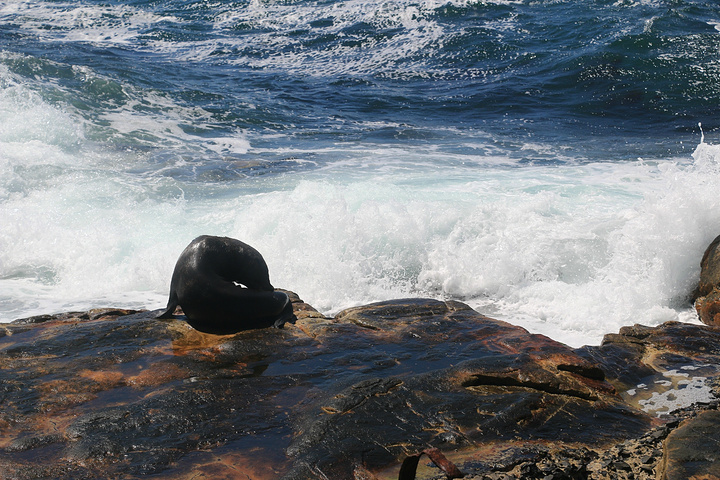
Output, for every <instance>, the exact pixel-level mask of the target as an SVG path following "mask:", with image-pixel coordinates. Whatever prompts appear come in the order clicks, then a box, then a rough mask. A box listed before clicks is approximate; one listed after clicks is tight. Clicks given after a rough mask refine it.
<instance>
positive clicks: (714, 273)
mask: <svg viewBox="0 0 720 480" xmlns="http://www.w3.org/2000/svg"><path fill="white" fill-rule="evenodd" d="M718 247H720V235H718V236H717V237H715V239H714V240H713V241H712V242H711V243H710V245H708V247H707V249H705V253H704V254H703V257H702V260H701V261H700V281H699V282H698V287H697V290H696V292H695V294H694V296H695V298H697V297H702V296H705V295H707V294H709V293H710V292H711V291H712V290H713V289H714V288H717V287H720V248H718Z"/></svg>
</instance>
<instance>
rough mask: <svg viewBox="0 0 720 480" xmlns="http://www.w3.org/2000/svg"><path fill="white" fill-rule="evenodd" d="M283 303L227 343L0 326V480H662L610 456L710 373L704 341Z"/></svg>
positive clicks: (428, 312) (132, 332)
mask: <svg viewBox="0 0 720 480" xmlns="http://www.w3.org/2000/svg"><path fill="white" fill-rule="evenodd" d="M291 296H292V298H293V306H294V310H295V314H296V316H297V318H298V320H297V323H296V324H295V325H286V326H285V328H284V329H281V330H279V329H261V330H252V331H246V332H241V333H238V334H235V335H226V336H218V335H208V334H203V333H200V332H198V331H196V330H194V329H192V328H191V327H190V326H189V325H188V324H187V323H185V322H184V321H182V319H172V320H158V319H156V318H155V315H156V314H157V312H130V311H123V310H94V311H92V312H85V313H71V314H62V315H55V316H42V317H34V318H32V319H26V320H21V321H17V322H14V323H12V324H4V325H0V395H1V397H0V398H2V405H3V408H2V411H0V476H1V477H2V478H17V479H31V478H32V479H37V478H53V479H71V478H72V479H76V478H87V479H92V478H110V477H113V478H118V477H123V478H138V477H144V476H147V475H152V478H157V479H189V478H253V479H266V478H267V479H270V478H272V479H277V478H284V479H311V478H333V479H353V478H354V479H361V478H362V479H368V480H370V479H372V478H379V479H385V478H393V479H396V478H398V475H399V472H400V468H401V464H402V463H403V461H406V460H407V459H408V458H409V457H411V460H410V461H406V465H408V464H411V465H412V467H413V468H414V467H418V468H420V469H423V468H424V469H427V468H430V467H427V466H426V465H424V464H423V462H422V461H419V463H418V460H417V459H419V458H420V455H421V454H422V453H424V452H437V455H435V453H433V455H435V456H434V457H433V458H435V459H436V461H440V460H437V459H438V458H444V459H446V461H447V462H448V463H447V464H446V465H445V466H446V467H447V469H446V470H444V471H441V470H435V473H434V474H432V475H435V476H436V477H437V478H446V475H448V474H447V472H449V471H453V470H452V469H451V468H450V465H454V466H456V468H457V469H459V471H460V472H462V473H463V474H464V475H465V478H590V477H588V476H587V475H590V474H592V475H601V474H602V472H606V471H611V470H612V471H613V472H616V473H617V472H621V471H627V472H634V471H635V470H638V471H640V470H643V469H644V470H643V471H650V472H652V471H653V469H654V468H656V466H657V465H658V463H659V462H660V459H661V458H664V460H663V462H664V463H663V464H664V465H665V467H664V468H665V470H664V471H666V472H671V471H674V470H672V468H674V467H673V465H674V462H680V463H682V460H674V459H681V458H683V457H682V456H678V455H675V456H672V455H670V453H667V452H666V453H667V455H665V456H663V452H662V450H661V448H662V447H661V446H659V445H654V444H653V446H652V447H648V448H646V449H645V450H643V449H640V448H638V449H636V450H635V451H636V452H639V453H637V455H634V454H633V455H634V456H633V455H630V456H622V455H620V454H618V455H616V456H615V457H613V456H612V455H610V456H608V455H609V454H608V453H607V452H611V450H612V448H615V447H614V446H617V445H618V444H619V443H620V444H622V443H623V442H626V441H630V440H631V439H639V438H643V436H646V435H650V434H651V433H652V432H653V431H654V430H653V429H654V428H655V429H657V428H665V427H667V425H669V423H668V422H671V421H672V419H663V418H660V417H658V412H657V411H652V410H651V409H648V408H646V407H647V405H643V404H642V403H641V402H640V401H636V400H634V399H636V398H639V397H641V396H642V395H641V394H639V393H637V392H638V390H639V389H640V387H639V386H638V385H640V384H642V382H648V383H646V384H647V385H650V383H649V382H651V381H653V380H655V379H661V378H667V374H668V372H669V371H671V370H673V369H675V370H677V371H679V372H686V373H687V372H695V373H697V372H703V375H706V376H708V377H713V376H716V374H717V372H714V371H711V370H712V369H711V368H710V367H707V366H706V367H702V365H710V364H713V365H717V364H720V362H719V361H718V360H720V351H718V348H720V347H718V345H720V343H718V340H720V331H719V330H718V329H714V328H712V327H702V326H697V325H694V326H689V325H683V324H666V325H665V326H663V327H657V328H654V329H651V328H647V327H639V326H636V327H631V328H629V329H624V330H622V331H621V332H620V333H619V334H617V335H610V336H608V337H607V338H606V340H605V342H604V343H603V345H601V346H599V347H585V348H583V349H576V350H573V349H571V348H570V347H568V346H566V345H563V344H561V343H558V342H555V341H553V340H551V339H549V338H547V337H545V336H542V335H532V334H529V333H528V332H527V331H526V330H524V329H522V328H520V327H517V326H514V325H511V324H508V323H505V322H501V321H498V320H493V319H491V318H488V317H485V316H483V315H481V314H479V313H477V312H475V311H474V310H472V309H470V308H469V307H468V306H467V305H464V304H462V303H459V302H442V301H437V300H427V299H412V300H397V301H390V302H383V303H378V304H373V305H367V306H364V307H357V308H352V309H348V310H345V311H344V312H341V313H339V314H338V315H337V316H335V317H334V318H327V317H325V316H323V315H321V314H320V313H318V312H317V311H315V310H314V309H313V308H312V307H311V306H309V305H307V304H305V303H303V302H302V301H301V300H300V299H299V298H297V296H295V295H291ZM687 366H691V367H697V368H696V370H690V369H689V368H686V369H685V370H682V368H683V367H687ZM702 368H704V370H702ZM713 372H714V374H713ZM682 378H686V377H682ZM688 378H690V376H689V373H688ZM671 383H672V382H671ZM676 383H679V382H676ZM687 385H690V384H686V386H687ZM676 386H677V385H676ZM633 389H634V390H635V393H633V394H631V391H632V390H633ZM650 390H651V389H650V388H648V389H647V391H646V392H645V393H644V395H645V397H643V398H645V399H646V400H647V399H649V398H650V397H651V392H650ZM677 390H678V391H679V390H680V388H678V389H677ZM652 393H657V392H656V391H653V392H652ZM661 413H662V412H661ZM664 413H667V412H664ZM668 418H669V417H668ZM708 418H709V419H710V420H713V417H708ZM678 424H679V422H678ZM659 426H660V427H659ZM690 430H691V431H695V430H693V429H690ZM670 431H671V429H670V428H666V430H665V431H664V432H663V434H662V435H660V436H656V437H653V438H655V439H656V440H657V441H658V443H661V442H662V441H663V440H664V439H665V436H667V435H668V433H669V432H670ZM677 435H680V433H678V434H677ZM682 438H685V437H682ZM646 443H647V442H646ZM658 452H659V453H658ZM593 469H594V470H593ZM648 469H649V470H648ZM443 472H445V473H443ZM553 472H554V473H553ZM561 474H562V475H565V476H562V475H561ZM409 475H410V474H408V473H406V474H405V477H401V478H412V477H410V476H409ZM412 475H413V476H414V473H413V474H412ZM454 475H457V472H456V473H454ZM498 475H505V476H506V477H500V476H498ZM548 475H556V476H550V477H548ZM668 475H669V474H668ZM426 476H427V475H426ZM592 478H604V477H601V476H596V477H592ZM613 478H624V477H613ZM627 478H631V477H627ZM633 478H635V477H633ZM637 478H639V477H637ZM648 478H649V477H648ZM668 478H673V477H669V476H668Z"/></svg>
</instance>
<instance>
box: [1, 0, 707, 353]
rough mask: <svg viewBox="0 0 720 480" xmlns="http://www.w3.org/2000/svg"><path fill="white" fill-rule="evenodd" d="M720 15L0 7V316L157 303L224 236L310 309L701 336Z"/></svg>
mask: <svg viewBox="0 0 720 480" xmlns="http://www.w3.org/2000/svg"><path fill="white" fill-rule="evenodd" d="M719 113H720V6H719V5H718V4H717V2H714V1H710V0H574V1H564V0H482V1H480V0H477V1H469V0H449V1H439V0H393V1H388V0H362V1H359V0H316V1H307V0H245V1H212V0H205V1H189V0H168V1H163V2H157V1H148V0H133V1H107V2H96V1H90V0H78V1H55V0H53V1H51V0H33V1H20V0H17V1H4V2H0V321H11V320H14V319H17V318H22V317H27V316H30V315H36V314H42V313H53V312H60V311H67V310H76V309H87V308H92V307H104V306H119V307H130V308H149V309H156V308H161V307H163V306H164V305H165V303H166V301H167V294H168V289H169V282H170V275H171V273H172V269H173V266H174V263H175V261H176V259H177V257H178V255H179V254H180V252H181V251H182V249H183V248H184V247H185V245H187V243H189V242H190V241H191V240H192V239H193V238H194V237H196V236H197V235H200V234H213V235H226V236H231V237H235V238H238V239H241V240H243V241H246V242H248V243H250V244H251V245H253V246H255V247H256V248H257V249H258V250H260V252H261V253H263V255H264V256H265V259H266V260H267V263H268V265H269V267H270V275H271V281H272V283H273V284H274V285H275V286H276V287H281V288H286V289H289V290H293V291H295V292H297V293H298V294H299V295H300V296H301V297H302V298H303V299H304V300H305V301H307V302H308V303H310V304H312V305H314V306H315V307H316V308H318V309H319V310H321V311H323V312H325V313H327V314H333V313H336V312H338V311H339V310H341V309H343V308H346V307H350V306H354V305H359V304H364V303H368V302H373V301H379V300H385V299H391V298H400V297H433V298H441V299H457V300H461V301H464V302H466V303H468V304H469V305H471V306H472V307H473V308H476V309H477V310H478V311H480V312H481V313H484V314H487V315H490V316H494V317H496V318H501V319H504V320H508V321H510V322H513V323H515V324H519V325H522V326H524V327H526V328H528V329H529V330H531V331H533V332H539V333H544V334H546V335H549V336H550V337H552V338H555V339H558V340H560V341H564V342H566V343H569V344H571V345H575V346H579V345H582V344H594V343H598V342H599V341H600V340H601V338H602V336H603V334H605V333H608V332H615V331H617V330H618V328H620V327H621V326H623V325H629V324H634V323H642V324H646V325H656V324H659V323H661V322H664V321H667V320H681V321H691V322H696V321H697V320H696V318H695V315H694V313H693V310H692V308H691V306H690V305H689V303H688V297H689V295H690V293H691V291H692V290H693V288H694V287H695V285H696V283H697V280H698V277H699V263H700V258H701V256H702V253H703V251H704V249H705V248H706V246H707V245H708V244H709V243H710V242H711V241H712V239H713V238H714V237H715V236H716V235H718V234H720V196H719V195H718V192H720V132H719V131H718V127H720V123H719V120H720V117H719V115H718V114H719Z"/></svg>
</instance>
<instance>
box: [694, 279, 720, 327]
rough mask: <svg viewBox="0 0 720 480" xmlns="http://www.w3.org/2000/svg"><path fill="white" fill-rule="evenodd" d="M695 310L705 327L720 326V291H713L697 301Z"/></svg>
mask: <svg viewBox="0 0 720 480" xmlns="http://www.w3.org/2000/svg"><path fill="white" fill-rule="evenodd" d="M695 310H696V311H697V314H698V317H699V318H700V321H701V322H703V323H704V324H705V325H717V326H720V290H718V289H717V288H715V289H713V290H712V291H710V293H708V294H707V295H705V296H704V297H699V298H698V299H697V300H695Z"/></svg>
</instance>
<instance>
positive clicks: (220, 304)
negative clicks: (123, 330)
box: [157, 235, 294, 335]
mask: <svg viewBox="0 0 720 480" xmlns="http://www.w3.org/2000/svg"><path fill="white" fill-rule="evenodd" d="M178 305H180V307H182V309H183V312H184V313H185V316H186V317H187V322H188V323H189V324H190V325H191V326H192V327H193V328H195V329H196V330H199V331H201V332H205V333H214V334H219V335H225V334H231V333H236V332H239V331H241V330H249V329H253V328H264V327H270V326H274V327H277V328H282V326H283V325H284V324H285V323H286V322H289V321H292V320H293V319H294V316H293V310H292V304H291V303H290V299H289V298H288V296H287V295H286V294H285V293H283V292H276V291H275V288H274V287H273V286H272V285H271V284H270V276H269V274H268V268H267V264H266V263H265V260H264V259H263V257H262V255H260V252H258V251H257V250H255V249H254V248H253V247H251V246H250V245H247V244H245V243H243V242H241V241H240V240H235V239H234V238H228V237H213V236H208V235H203V236H200V237H198V238H196V239H195V240H193V241H192V242H190V245H188V246H187V247H186V248H185V250H183V252H182V253H181V254H180V258H178V261H177V263H176V264H175V270H174V271H173V275H172V280H171V281H170V298H169V300H168V304H167V309H166V310H165V311H164V312H163V313H161V314H160V315H159V316H158V317H157V318H172V316H173V312H174V311H175V308H176V307H177V306H178Z"/></svg>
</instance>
